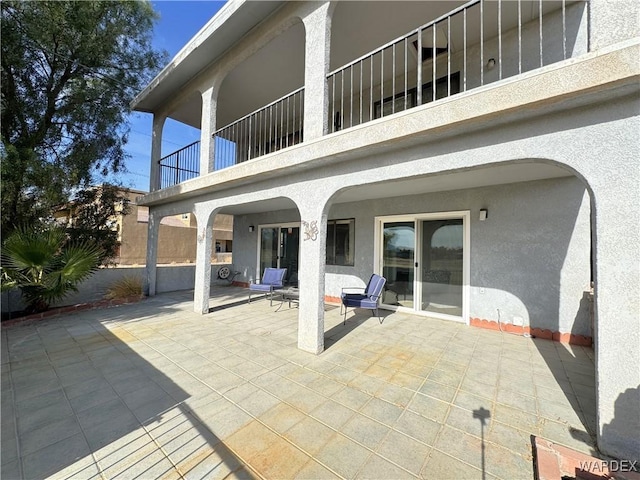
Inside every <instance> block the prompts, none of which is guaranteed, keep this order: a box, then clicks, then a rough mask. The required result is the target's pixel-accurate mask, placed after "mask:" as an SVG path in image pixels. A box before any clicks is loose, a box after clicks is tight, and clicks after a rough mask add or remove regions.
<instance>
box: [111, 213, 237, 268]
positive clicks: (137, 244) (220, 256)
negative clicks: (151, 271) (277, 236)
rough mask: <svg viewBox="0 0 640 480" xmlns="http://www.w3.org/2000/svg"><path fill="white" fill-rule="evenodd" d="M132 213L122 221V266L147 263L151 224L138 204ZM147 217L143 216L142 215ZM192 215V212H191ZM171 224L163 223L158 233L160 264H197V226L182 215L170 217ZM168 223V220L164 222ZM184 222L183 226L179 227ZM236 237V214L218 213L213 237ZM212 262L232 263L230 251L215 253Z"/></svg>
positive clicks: (218, 238) (221, 239) (220, 239)
mask: <svg viewBox="0 0 640 480" xmlns="http://www.w3.org/2000/svg"><path fill="white" fill-rule="evenodd" d="M131 207H132V208H131V213H129V215H126V216H124V217H122V220H121V223H120V228H121V232H120V238H121V240H120V241H121V246H120V257H119V259H118V264H119V265H144V264H145V261H146V255H147V228H148V223H147V222H145V221H139V219H138V209H139V208H140V209H143V208H144V209H146V207H138V206H137V205H134V204H132V205H131ZM143 216H144V215H143ZM190 217H192V215H190ZM171 220H172V221H171V223H172V225H166V224H163V223H162V222H161V223H160V233H159V236H158V264H172V263H174V264H179V263H195V260H196V228H195V227H192V226H190V225H191V224H192V223H194V222H191V221H189V220H182V219H181V218H180V217H174V218H172V219H171ZM165 223H166V222H165ZM176 223H183V224H184V226H176ZM232 237H233V216H231V215H218V216H217V218H216V221H215V222H214V229H213V238H214V239H215V240H219V241H222V243H224V241H225V240H231V239H232ZM211 262H212V263H231V253H215V251H214V252H213V253H212V255H211Z"/></svg>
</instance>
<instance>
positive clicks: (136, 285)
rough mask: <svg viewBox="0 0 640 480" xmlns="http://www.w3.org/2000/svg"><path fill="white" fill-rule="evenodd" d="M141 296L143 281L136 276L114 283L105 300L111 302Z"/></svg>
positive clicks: (129, 276)
mask: <svg viewBox="0 0 640 480" xmlns="http://www.w3.org/2000/svg"><path fill="white" fill-rule="evenodd" d="M141 296H142V279H141V278H140V277H138V276H135V275H128V276H126V277H123V278H121V279H120V280H117V281H115V282H113V284H111V286H110V287H109V289H108V290H107V293H106V294H105V298H108V299H109V300H115V299H119V298H127V297H141Z"/></svg>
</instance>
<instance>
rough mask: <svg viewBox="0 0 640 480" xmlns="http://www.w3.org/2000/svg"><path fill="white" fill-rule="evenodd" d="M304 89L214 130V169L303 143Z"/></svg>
mask: <svg viewBox="0 0 640 480" xmlns="http://www.w3.org/2000/svg"><path fill="white" fill-rule="evenodd" d="M303 117H304V87H303V88H299V89H297V90H295V91H293V92H291V93H289V94H287V95H285V96H284V97H282V98H280V99H278V100H276V101H274V102H272V103H270V104H269V105H266V106H265V107H262V108H261V109H259V110H256V111H255V112H253V113H250V114H249V115H246V116H244V117H242V118H241V119H239V120H236V121H235V122H233V123H231V124H229V125H227V126H226V127H223V128H221V129H219V130H217V131H216V132H215V133H214V134H213V137H214V151H215V154H214V157H215V158H214V170H220V169H222V168H226V167H230V166H232V165H236V164H238V163H242V162H245V161H247V160H251V159H252V158H256V157H260V156H262V155H266V154H268V153H271V152H275V151H277V150H281V149H283V148H286V147H290V146H292V145H296V144H298V143H301V142H302V137H303V134H302V131H303Z"/></svg>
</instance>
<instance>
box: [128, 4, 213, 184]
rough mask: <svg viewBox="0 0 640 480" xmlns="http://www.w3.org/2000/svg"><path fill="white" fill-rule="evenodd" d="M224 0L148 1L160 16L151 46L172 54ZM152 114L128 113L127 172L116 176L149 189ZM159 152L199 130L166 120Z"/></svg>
mask: <svg viewBox="0 0 640 480" xmlns="http://www.w3.org/2000/svg"><path fill="white" fill-rule="evenodd" d="M224 3H225V2H212V1H204V0H203V1H178V0H175V1H155V2H152V4H153V6H154V9H155V10H156V12H158V13H159V14H160V20H159V21H158V23H157V24H156V27H155V29H154V40H153V43H154V46H155V47H156V48H159V49H163V50H166V51H167V52H168V53H169V57H170V58H173V57H174V56H175V55H176V54H177V53H178V52H179V51H180V49H182V47H184V45H185V44H186V43H187V42H188V41H189V40H190V39H191V38H192V37H193V36H194V35H195V34H196V33H197V32H198V31H199V30H200V29H201V28H202V27H203V26H204V25H205V24H206V23H207V22H208V21H209V20H210V19H211V17H213V16H214V15H215V13H216V12H217V11H218V10H219V9H220V8H221V7H222V6H223V5H224ZM152 120H153V116H152V115H151V114H148V113H140V112H134V113H133V114H132V115H131V117H130V127H131V131H130V133H129V142H128V144H127V146H126V147H125V151H126V152H127V153H128V154H129V156H130V158H129V159H128V160H127V162H126V165H127V169H128V170H129V173H128V174H126V175H123V176H121V177H119V180H120V181H121V182H122V183H123V185H124V186H125V187H129V188H133V189H136V190H144V191H148V190H149V167H150V162H151V123H152ZM162 139H163V142H162V152H163V155H166V154H168V153H171V152H173V151H175V150H178V149H179V148H181V147H184V146H186V145H188V144H190V143H192V142H194V141H196V140H199V139H200V131H199V130H196V129H193V128H190V127H187V126H185V125H182V124H180V123H178V122H174V121H171V120H168V121H167V122H166V123H165V127H164V131H163V135H162Z"/></svg>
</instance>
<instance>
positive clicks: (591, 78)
mask: <svg viewBox="0 0 640 480" xmlns="http://www.w3.org/2000/svg"><path fill="white" fill-rule="evenodd" d="M639 8H640V4H639V3H638V2H636V1H635V0H629V1H625V0H620V1H617V2H610V1H608V0H592V1H591V2H588V3H587V2H581V1H568V0H567V1H546V0H545V1H538V0H535V1H529V0H521V1H518V2H500V1H497V2H495V1H480V0H474V1H471V2H456V1H441V2H435V1H434V2H378V1H375V2H278V1H269V2H250V1H240V0H238V1H233V0H232V1H229V2H227V3H226V4H225V6H224V7H223V8H222V9H221V10H220V12H219V13H218V14H217V15H216V16H215V17H214V18H213V19H211V21H210V22H209V23H208V24H207V25H206V26H205V27H204V28H203V29H202V30H201V31H200V32H199V33H198V34H197V35H196V36H195V37H194V38H193V39H192V40H191V41H190V42H189V44H187V45H186V46H185V47H184V48H183V50H181V51H180V53H178V55H177V56H176V58H175V59H174V60H173V61H172V62H171V63H170V64H169V65H168V66H167V67H166V68H165V69H164V70H163V71H162V72H161V73H160V74H159V75H158V76H157V78H156V79H155V80H154V81H153V82H152V83H151V84H150V85H149V86H148V87H147V88H146V89H145V90H144V91H143V92H141V93H140V94H139V96H138V97H137V98H136V99H135V101H134V102H133V107H134V108H135V109H136V110H140V111H146V112H151V113H153V115H154V122H153V145H152V161H151V185H150V189H151V193H149V194H148V195H146V196H144V197H143V198H142V199H141V201H140V204H141V205H146V206H148V207H149V215H150V218H151V219H152V222H151V224H150V227H149V228H150V232H151V236H150V239H149V245H148V251H147V259H148V262H147V282H148V286H149V292H150V294H154V292H155V275H156V273H155V264H156V262H157V261H158V259H159V253H158V251H159V248H160V247H159V246H158V234H157V231H158V225H159V223H158V222H159V220H160V219H161V218H164V217H167V216H173V215H177V214H180V213H193V214H194V215H195V218H196V221H197V225H198V243H197V263H196V288H195V298H194V308H195V310H196V311H197V312H202V313H207V312H208V311H209V303H208V302H209V294H210V278H209V276H210V268H209V267H208V262H209V258H210V255H211V251H212V249H213V245H214V239H213V236H212V233H211V230H210V228H209V227H210V226H211V225H212V222H213V221H214V218H217V217H218V215H220V214H231V215H234V245H233V247H234V258H233V262H234V269H235V270H237V271H240V272H241V274H240V275H239V276H238V277H236V280H239V281H241V282H244V283H245V284H246V283H249V282H251V281H254V280H257V279H259V277H260V275H261V272H262V271H263V269H264V268H265V267H267V266H280V267H287V268H288V269H289V272H288V281H289V282H290V283H294V284H295V283H297V282H298V279H299V283H300V285H301V289H300V308H299V330H298V339H299V340H298V345H299V348H301V349H303V350H306V351H309V352H314V353H320V352H322V351H323V348H324V330H325V329H324V308H323V303H324V301H325V299H330V300H331V299H333V300H336V299H338V298H339V295H340V289H341V287H343V286H353V285H357V284H358V283H359V284H361V285H364V283H365V282H366V281H367V279H368V278H369V276H370V275H371V273H373V272H376V273H379V274H382V275H384V276H385V277H386V278H387V282H388V288H387V290H386V292H385V295H384V298H383V300H382V302H383V307H384V308H387V309H391V310H400V311H404V312H410V313H413V314H415V315H428V316H433V317H438V318H442V319H447V320H451V321H458V322H462V323H464V324H467V325H471V326H478V327H489V328H498V327H500V328H505V329H510V330H513V331H519V332H530V333H533V334H536V335H539V336H548V337H549V338H551V337H553V338H554V339H557V340H560V341H564V342H570V343H571V342H574V343H576V342H577V343H590V341H591V339H592V338H593V341H594V346H595V352H596V353H595V355H596V367H597V378H596V385H597V423H598V444H599V447H600V448H601V450H602V451H603V452H605V453H608V454H610V455H614V456H619V457H622V458H632V459H638V452H639V451H640V439H639V438H638V432H639V431H640V414H639V412H640V393H639V391H638V385H639V384H640V322H639V321H638V320H639V317H640V307H639V296H638V285H639V284H640V270H639V269H640V211H639V209H638V206H639V205H640V196H639V194H640V188H639V185H640V168H639V159H640V148H639V142H638V132H639V131H640V122H639V115H638V113H639V105H640V98H639V90H640V87H639V85H640V83H639V81H638V80H639V74H640V60H639V59H640V48H639V27H638V18H639ZM434 60H435V61H434ZM434 85H435V87H434ZM167 118H172V119H174V120H178V121H181V122H184V123H186V124H188V125H191V126H193V127H197V128H200V129H201V141H200V142H196V143H195V144H192V145H190V146H187V147H185V148H184V149H182V150H180V151H179V152H175V153H174V154H171V155H167V156H164V157H162V158H161V153H160V145H161V139H162V128H163V124H164V121H165V119H167ZM160 238H162V234H160ZM592 282H593V283H594V285H595V287H594V298H595V302H594V306H593V312H594V317H595V318H594V325H595V327H593V326H592V321H591V319H590V314H589V311H590V285H591V283H592ZM214 315H215V313H214ZM634 392H635V393H634Z"/></svg>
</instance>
